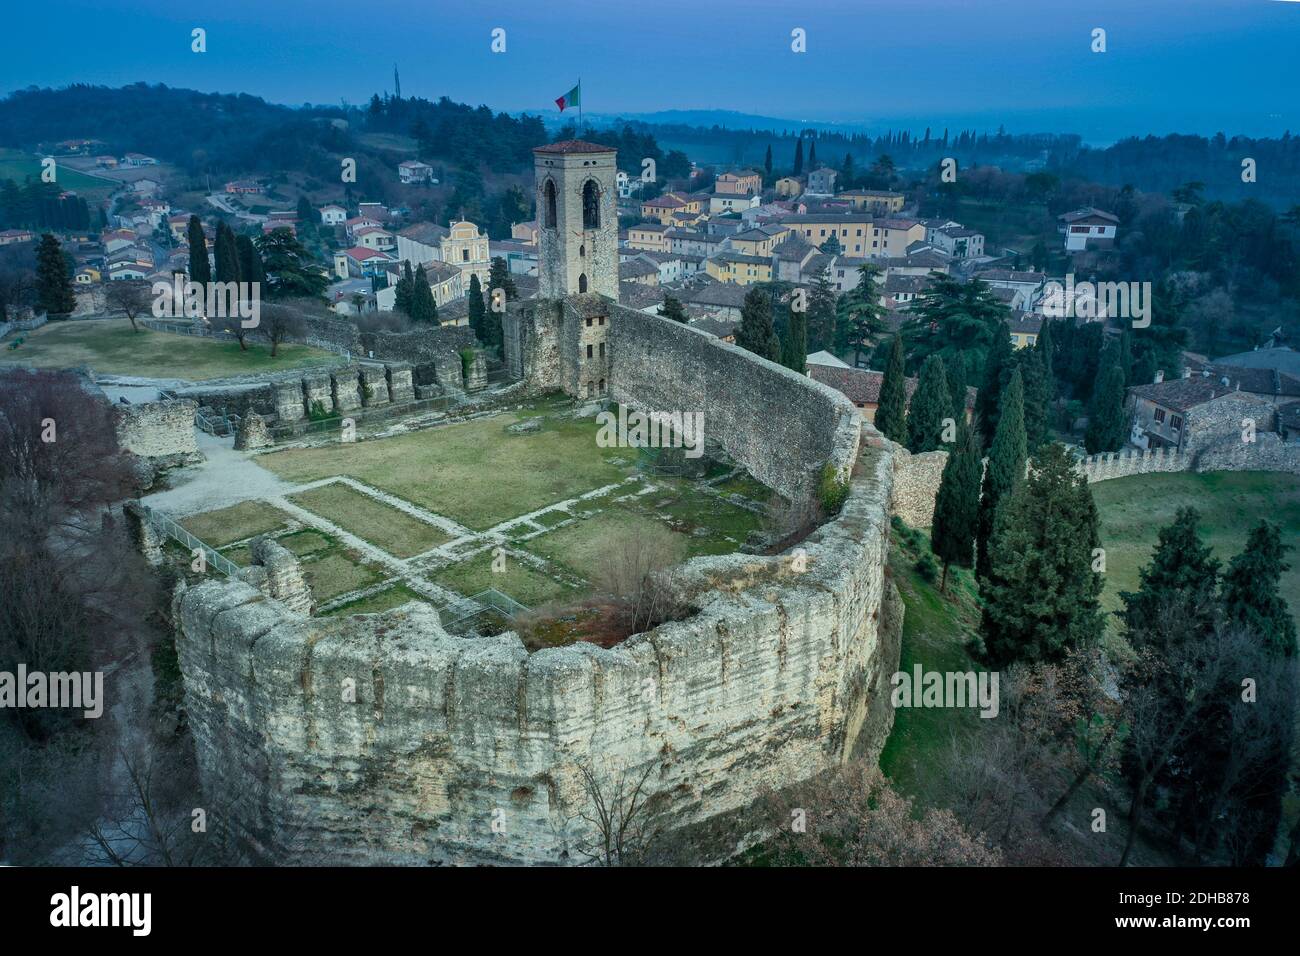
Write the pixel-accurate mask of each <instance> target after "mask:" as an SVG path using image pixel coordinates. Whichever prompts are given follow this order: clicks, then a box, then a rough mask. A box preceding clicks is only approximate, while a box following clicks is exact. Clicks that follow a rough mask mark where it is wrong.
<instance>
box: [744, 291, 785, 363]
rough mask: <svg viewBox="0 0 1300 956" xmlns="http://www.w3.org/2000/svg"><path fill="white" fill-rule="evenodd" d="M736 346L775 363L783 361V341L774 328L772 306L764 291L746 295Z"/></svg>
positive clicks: (750, 292) (751, 292)
mask: <svg viewBox="0 0 1300 956" xmlns="http://www.w3.org/2000/svg"><path fill="white" fill-rule="evenodd" d="M736 344H737V345H739V346H740V347H741V348H743V349H748V350H749V351H751V352H753V353H754V354H755V355H761V356H762V357H763V358H765V359H770V360H771V361H773V362H778V361H780V359H781V340H780V339H779V338H778V337H777V334H776V330H775V329H774V328H773V327H772V304H771V302H770V301H769V299H768V294H767V293H766V292H764V291H763V290H762V289H751V290H750V291H749V292H747V293H745V301H744V303H742V305H741V307H740V325H739V326H738V327H737V328H736Z"/></svg>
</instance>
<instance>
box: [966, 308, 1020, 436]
mask: <svg viewBox="0 0 1300 956" xmlns="http://www.w3.org/2000/svg"><path fill="white" fill-rule="evenodd" d="M1011 353H1012V349H1011V332H1010V330H1009V329H1007V327H1006V325H1005V324H1004V323H999V325H998V328H997V329H995V330H994V334H993V343H992V344H991V345H990V346H989V350H988V357H987V358H986V359H985V360H984V379H983V381H982V382H981V383H980V387H979V395H978V396H977V397H976V399H975V414H976V416H977V417H978V418H979V427H980V434H981V435H982V436H983V438H984V443H985V444H988V443H990V442H991V441H993V437H994V436H995V435H996V434H997V427H998V410H999V409H1000V408H1001V406H1002V389H1003V387H1004V386H1005V384H1006V382H1007V381H1008V379H1009V378H1010V377H1011V365H1012V362H1013V361H1014V359H1013V357H1012V354H1011Z"/></svg>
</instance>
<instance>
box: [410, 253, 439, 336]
mask: <svg viewBox="0 0 1300 956" xmlns="http://www.w3.org/2000/svg"><path fill="white" fill-rule="evenodd" d="M411 321H412V322H424V323H428V324H430V325H436V324H437V322H438V306H437V305H435V304H434V301H433V289H431V288H430V287H429V277H428V275H427V274H426V273H425V271H424V265H423V264H421V265H420V266H419V267H417V268H416V270H415V287H414V288H413V289H412V290H411Z"/></svg>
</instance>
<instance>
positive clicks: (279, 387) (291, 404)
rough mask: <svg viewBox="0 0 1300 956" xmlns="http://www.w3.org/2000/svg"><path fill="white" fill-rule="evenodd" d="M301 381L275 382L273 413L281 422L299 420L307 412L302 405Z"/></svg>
mask: <svg viewBox="0 0 1300 956" xmlns="http://www.w3.org/2000/svg"><path fill="white" fill-rule="evenodd" d="M302 395H303V392H302V381H301V380H300V379H294V380H293V381H289V382H277V383H276V385H275V414H276V417H277V418H278V419H279V420H280V421H282V422H297V421H301V420H302V419H303V418H304V417H305V416H306V414H307V412H306V409H305V408H304V407H303V397H302Z"/></svg>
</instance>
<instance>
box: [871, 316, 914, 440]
mask: <svg viewBox="0 0 1300 956" xmlns="http://www.w3.org/2000/svg"><path fill="white" fill-rule="evenodd" d="M875 426H876V430H877V431H879V432H880V434H882V435H884V436H885V437H886V438H888V439H890V440H891V441H896V442H898V443H899V444H902V443H903V442H906V441H907V373H906V371H904V363H903V340H902V338H901V337H900V336H898V335H895V336H894V340H893V344H892V345H891V346H890V349H889V364H888V365H886V366H885V375H884V378H883V379H882V380H881V382H880V399H879V403H878V404H877V405H876V420H875Z"/></svg>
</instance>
